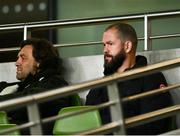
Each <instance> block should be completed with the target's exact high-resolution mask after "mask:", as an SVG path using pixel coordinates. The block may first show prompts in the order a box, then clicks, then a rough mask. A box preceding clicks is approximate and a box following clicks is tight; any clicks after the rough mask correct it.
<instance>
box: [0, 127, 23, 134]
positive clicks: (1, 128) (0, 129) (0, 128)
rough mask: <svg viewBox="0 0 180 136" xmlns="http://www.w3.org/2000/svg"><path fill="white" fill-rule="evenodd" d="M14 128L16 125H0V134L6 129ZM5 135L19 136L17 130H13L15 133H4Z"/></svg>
mask: <svg viewBox="0 0 180 136" xmlns="http://www.w3.org/2000/svg"><path fill="white" fill-rule="evenodd" d="M15 126H17V125H16V124H0V132H1V131H2V130H5V129H8V128H12V127H15ZM6 135H8V136H11V135H13V136H15V135H16V136H19V135H20V132H19V130H15V131H12V132H9V133H6Z"/></svg>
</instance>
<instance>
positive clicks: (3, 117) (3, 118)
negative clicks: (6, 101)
mask: <svg viewBox="0 0 180 136" xmlns="http://www.w3.org/2000/svg"><path fill="white" fill-rule="evenodd" d="M8 123H9V120H8V117H7V114H6V112H5V111H0V124H8Z"/></svg>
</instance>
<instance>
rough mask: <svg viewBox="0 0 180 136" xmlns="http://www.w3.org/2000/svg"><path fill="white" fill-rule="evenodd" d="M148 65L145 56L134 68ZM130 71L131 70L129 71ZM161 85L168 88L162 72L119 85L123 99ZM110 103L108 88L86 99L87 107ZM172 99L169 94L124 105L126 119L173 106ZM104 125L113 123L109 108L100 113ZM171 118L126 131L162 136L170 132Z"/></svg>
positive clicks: (91, 91)
mask: <svg viewBox="0 0 180 136" xmlns="http://www.w3.org/2000/svg"><path fill="white" fill-rule="evenodd" d="M146 65H147V60H146V58H145V57H143V56H137V57H136V64H135V66H134V67H133V68H132V69H134V68H138V67H142V66H146ZM128 70H130V69H128ZM160 85H165V86H167V83H166V80H165V78H164V76H163V74H162V73H161V72H158V73H154V74H150V75H147V76H143V77H139V78H135V79H131V80H128V81H124V82H120V83H118V87H119V90H120V92H119V93H120V95H121V97H127V96H131V95H135V94H139V93H142V92H146V91H149V90H153V89H157V88H160ZM107 101H108V95H107V88H106V87H99V88H95V89H92V90H90V92H89V94H88V95H87V98H86V105H96V104H101V103H103V102H107ZM172 104H173V102H172V98H171V96H170V94H169V93H168V92H166V93H162V94H158V95H154V96H150V97H146V98H144V99H143V98H142V99H138V100H135V101H131V102H127V103H123V104H122V108H123V114H124V117H125V118H128V117H132V116H136V115H140V114H143V113H147V112H151V111H154V110H157V109H161V108H164V107H167V106H170V105H172ZM100 114H101V117H102V120H103V123H104V124H106V123H108V122H110V121H111V116H110V111H109V109H108V108H106V109H102V110H101V111H100ZM171 121H172V120H171V118H165V119H161V120H158V121H154V122H151V123H146V124H144V125H141V126H137V127H133V128H128V129H126V133H127V134H136V135H138V134H146V135H148V134H150V135H152V134H161V133H163V132H166V131H169V124H170V123H171Z"/></svg>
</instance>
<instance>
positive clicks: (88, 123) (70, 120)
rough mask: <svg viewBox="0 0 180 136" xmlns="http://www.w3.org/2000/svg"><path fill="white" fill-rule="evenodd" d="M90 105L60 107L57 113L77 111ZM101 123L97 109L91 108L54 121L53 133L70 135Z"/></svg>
mask: <svg viewBox="0 0 180 136" xmlns="http://www.w3.org/2000/svg"><path fill="white" fill-rule="evenodd" d="M89 107H90V106H72V107H66V108H62V109H61V110H60V111H59V115H63V114H65V113H70V112H74V111H78V110H81V109H86V108H89ZM101 124H102V122H101V118H100V114H99V111H98V110H93V111H90V112H86V113H82V114H79V115H74V116H71V117H67V118H63V119H59V120H56V121H55V125H54V128H53V134H54V135H68V134H69V135H70V134H74V133H79V132H82V131H86V130H89V129H93V128H97V127H100V126H101Z"/></svg>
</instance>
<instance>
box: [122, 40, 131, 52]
mask: <svg viewBox="0 0 180 136" xmlns="http://www.w3.org/2000/svg"><path fill="white" fill-rule="evenodd" d="M124 51H125V52H126V53H129V52H131V51H132V42H131V41H126V42H125V46H124Z"/></svg>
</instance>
